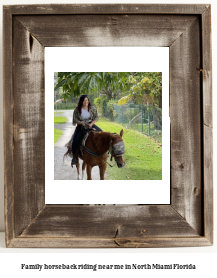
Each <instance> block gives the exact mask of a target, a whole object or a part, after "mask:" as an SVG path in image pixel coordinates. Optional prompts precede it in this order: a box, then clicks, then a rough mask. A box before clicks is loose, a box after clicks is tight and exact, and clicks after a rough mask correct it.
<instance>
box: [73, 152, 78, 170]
mask: <svg viewBox="0 0 217 278" xmlns="http://www.w3.org/2000/svg"><path fill="white" fill-rule="evenodd" d="M77 163H78V155H76V154H73V158H72V161H71V166H72V168H73V165H76V164H77Z"/></svg>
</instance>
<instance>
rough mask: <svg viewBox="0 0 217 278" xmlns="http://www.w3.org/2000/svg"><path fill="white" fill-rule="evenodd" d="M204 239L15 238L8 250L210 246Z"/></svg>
mask: <svg viewBox="0 0 217 278" xmlns="http://www.w3.org/2000/svg"><path fill="white" fill-rule="evenodd" d="M210 245H211V244H210V242H209V241H208V240H207V238H205V237H192V238H191V237H190V238H188V237H184V238H182V237H180V238H173V237H170V238H164V237H162V238H146V239H137V238H122V239H114V238H109V239H99V238H46V237H44V238H35V237H31V238H22V237H19V238H15V239H13V240H12V241H11V242H10V244H9V246H8V247H10V248H139V247H140V248H168V247H199V246H210Z"/></svg>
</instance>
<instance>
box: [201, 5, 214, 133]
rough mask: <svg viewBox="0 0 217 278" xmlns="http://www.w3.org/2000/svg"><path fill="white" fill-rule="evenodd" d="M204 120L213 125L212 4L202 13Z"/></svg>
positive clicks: (205, 122)
mask: <svg viewBox="0 0 217 278" xmlns="http://www.w3.org/2000/svg"><path fill="white" fill-rule="evenodd" d="M201 29H202V49H203V51H202V69H201V70H202V74H203V114H204V117H203V122H204V124H205V125H207V126H209V127H211V128H212V127H213V116H212V106H213V104H212V41H211V40H212V39H211V38H212V36H211V6H207V7H206V10H205V11H204V13H203V14H202V28H201Z"/></svg>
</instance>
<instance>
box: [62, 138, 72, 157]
mask: <svg viewBox="0 0 217 278" xmlns="http://www.w3.org/2000/svg"><path fill="white" fill-rule="evenodd" d="M72 138H73V137H72ZM72 138H71V139H70V141H69V142H68V143H66V144H65V146H64V147H66V148H67V151H66V152H65V154H64V155H63V162H64V159H65V157H71V158H72V157H73V154H72Z"/></svg>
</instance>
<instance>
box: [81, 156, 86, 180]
mask: <svg viewBox="0 0 217 278" xmlns="http://www.w3.org/2000/svg"><path fill="white" fill-rule="evenodd" d="M85 168H86V163H85V162H84V160H83V163H82V180H84V179H85V178H84V174H85Z"/></svg>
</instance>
